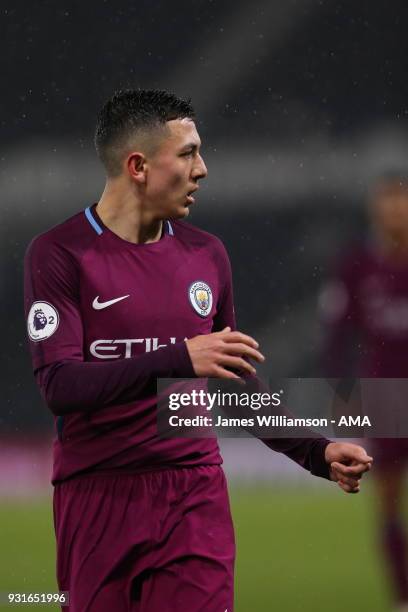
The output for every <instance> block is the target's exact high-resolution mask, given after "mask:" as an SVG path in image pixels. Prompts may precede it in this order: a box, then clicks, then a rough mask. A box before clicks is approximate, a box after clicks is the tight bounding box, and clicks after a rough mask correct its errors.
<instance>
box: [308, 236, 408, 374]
mask: <svg viewBox="0 0 408 612" xmlns="http://www.w3.org/2000/svg"><path fill="white" fill-rule="evenodd" d="M320 303H321V309H322V313H323V318H324V322H325V328H326V330H325V331H326V348H325V363H324V369H325V373H326V374H327V375H329V376H336V377H337V376H347V375H350V374H354V375H356V376H359V377H365V378H398V377H401V378H403V377H406V376H407V375H408V363H407V348H408V261H400V260H394V259H390V258H387V257H385V256H384V255H383V254H381V252H380V251H379V249H376V247H375V246H374V245H368V246H365V247H363V248H359V249H355V250H353V251H351V252H350V254H349V255H348V256H347V257H346V258H345V259H344V260H343V261H342V263H341V264H340V265H339V266H338V270H337V273H336V274H335V275H334V277H333V278H332V280H331V281H330V282H329V283H328V284H327V285H326V287H325V288H324V290H323V292H322V294H321V299H320ZM353 360H354V364H355V365H354V368H352V366H351V364H352V362H353ZM351 370H353V371H351Z"/></svg>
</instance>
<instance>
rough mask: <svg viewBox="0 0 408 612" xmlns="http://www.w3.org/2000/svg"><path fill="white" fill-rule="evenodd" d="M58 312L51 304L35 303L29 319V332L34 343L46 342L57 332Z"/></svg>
mask: <svg viewBox="0 0 408 612" xmlns="http://www.w3.org/2000/svg"><path fill="white" fill-rule="evenodd" d="M58 325H59V315H58V311H57V309H56V308H54V306H52V305H51V304H49V302H34V303H33V305H32V306H31V308H30V312H29V313H28V318H27V330H28V335H29V336H30V338H31V340H32V341H33V342H39V341H40V340H46V339H47V338H49V337H50V336H52V334H53V333H54V332H55V331H56V330H57V328H58Z"/></svg>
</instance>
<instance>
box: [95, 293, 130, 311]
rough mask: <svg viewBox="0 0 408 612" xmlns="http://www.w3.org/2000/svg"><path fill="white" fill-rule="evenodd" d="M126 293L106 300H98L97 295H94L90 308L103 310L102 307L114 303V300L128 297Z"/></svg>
mask: <svg viewBox="0 0 408 612" xmlns="http://www.w3.org/2000/svg"><path fill="white" fill-rule="evenodd" d="M128 297H129V296H128V295H122V297H118V298H114V299H113V300H108V301H107V302H100V301H99V295H97V296H96V298H95V299H94V301H93V302H92V308H94V309H95V310H103V308H108V306H112V304H116V302H121V301H122V300H125V299H126V298H128Z"/></svg>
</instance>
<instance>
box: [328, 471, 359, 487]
mask: <svg viewBox="0 0 408 612" xmlns="http://www.w3.org/2000/svg"><path fill="white" fill-rule="evenodd" d="M334 476H335V478H336V480H337V481H341V482H343V483H344V484H347V485H349V486H350V487H357V486H359V485H360V481H361V479H360V478H357V477H356V478H351V477H350V476H343V475H342V474H338V473H336V472H335V474H334Z"/></svg>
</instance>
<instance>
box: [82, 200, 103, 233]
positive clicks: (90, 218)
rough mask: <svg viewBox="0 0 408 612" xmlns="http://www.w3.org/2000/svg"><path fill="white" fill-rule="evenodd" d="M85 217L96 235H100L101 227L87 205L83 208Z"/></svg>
mask: <svg viewBox="0 0 408 612" xmlns="http://www.w3.org/2000/svg"><path fill="white" fill-rule="evenodd" d="M85 217H86V218H87V219H88V221H89V223H90V224H91V225H92V227H93V228H94V230H95V232H96V233H97V234H98V236H100V235H101V234H102V232H103V229H102V228H101V226H100V225H99V223H98V222H97V221H96V220H95V219H94V217H93V216H92V212H91V207H90V206H88V208H85Z"/></svg>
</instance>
